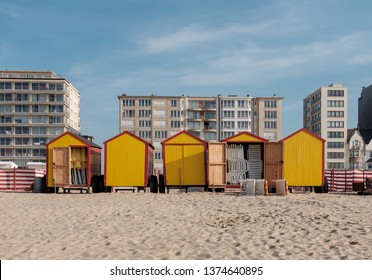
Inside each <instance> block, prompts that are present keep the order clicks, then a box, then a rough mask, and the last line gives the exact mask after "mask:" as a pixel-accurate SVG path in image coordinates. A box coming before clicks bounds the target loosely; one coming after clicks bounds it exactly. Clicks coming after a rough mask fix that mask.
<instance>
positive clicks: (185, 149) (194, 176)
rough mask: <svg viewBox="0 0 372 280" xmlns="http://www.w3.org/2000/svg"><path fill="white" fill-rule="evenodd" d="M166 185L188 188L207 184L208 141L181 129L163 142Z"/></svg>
mask: <svg viewBox="0 0 372 280" xmlns="http://www.w3.org/2000/svg"><path fill="white" fill-rule="evenodd" d="M162 149H163V170H164V181H165V186H166V187H167V190H168V192H169V189H170V188H186V191H187V188H188V187H196V186H202V187H205V186H206V185H207V175H206V149H207V142H205V141H203V140H201V139H200V138H198V137H196V136H194V135H192V134H190V133H188V132H186V131H181V132H179V133H177V134H176V135H174V136H172V137H170V138H168V139H166V140H165V141H163V142H162Z"/></svg>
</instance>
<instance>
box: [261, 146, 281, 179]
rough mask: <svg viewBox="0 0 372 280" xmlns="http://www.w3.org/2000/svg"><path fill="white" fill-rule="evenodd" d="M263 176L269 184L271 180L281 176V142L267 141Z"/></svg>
mask: <svg viewBox="0 0 372 280" xmlns="http://www.w3.org/2000/svg"><path fill="white" fill-rule="evenodd" d="M264 178H265V179H266V180H267V181H268V183H269V184H272V183H273V182H272V180H277V179H285V178H283V143H282V142H267V143H265V151H264Z"/></svg>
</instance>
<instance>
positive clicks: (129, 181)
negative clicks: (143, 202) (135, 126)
mask: <svg viewBox="0 0 372 280" xmlns="http://www.w3.org/2000/svg"><path fill="white" fill-rule="evenodd" d="M104 148H105V161H104V170H105V186H111V187H112V190H119V189H124V190H125V189H132V190H134V187H137V188H139V187H142V188H143V189H144V190H145V188H146V186H147V184H148V182H149V177H150V176H151V175H152V173H153V164H154V163H153V154H154V147H153V146H152V145H151V144H150V143H148V142H146V141H145V140H143V139H141V138H139V137H137V136H136V135H134V134H132V133H130V132H128V131H124V132H122V133H120V134H118V135H116V136H114V137H112V138H110V139H109V140H107V141H105V142H104Z"/></svg>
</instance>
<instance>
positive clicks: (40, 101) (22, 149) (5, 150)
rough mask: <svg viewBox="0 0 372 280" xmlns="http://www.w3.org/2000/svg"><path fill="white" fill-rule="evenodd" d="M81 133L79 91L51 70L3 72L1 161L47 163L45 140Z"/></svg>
mask: <svg viewBox="0 0 372 280" xmlns="http://www.w3.org/2000/svg"><path fill="white" fill-rule="evenodd" d="M66 131H71V132H74V133H77V134H80V93H79V92H78V91H77V89H76V88H75V87H74V86H73V85H72V84H71V83H70V82H69V81H67V80H66V79H65V78H62V77H59V76H58V75H56V74H55V73H54V72H51V71H20V70H3V71H0V161H13V162H14V163H15V164H17V165H18V166H19V167H24V166H26V163H27V162H45V161H46V150H45V143H47V142H48V141H50V140H52V139H53V138H55V137H57V136H59V135H61V134H62V133H64V132H66Z"/></svg>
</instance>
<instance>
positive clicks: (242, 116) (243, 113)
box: [238, 111, 249, 119]
mask: <svg viewBox="0 0 372 280" xmlns="http://www.w3.org/2000/svg"><path fill="white" fill-rule="evenodd" d="M248 116H249V111H238V118H239V119H248Z"/></svg>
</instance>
